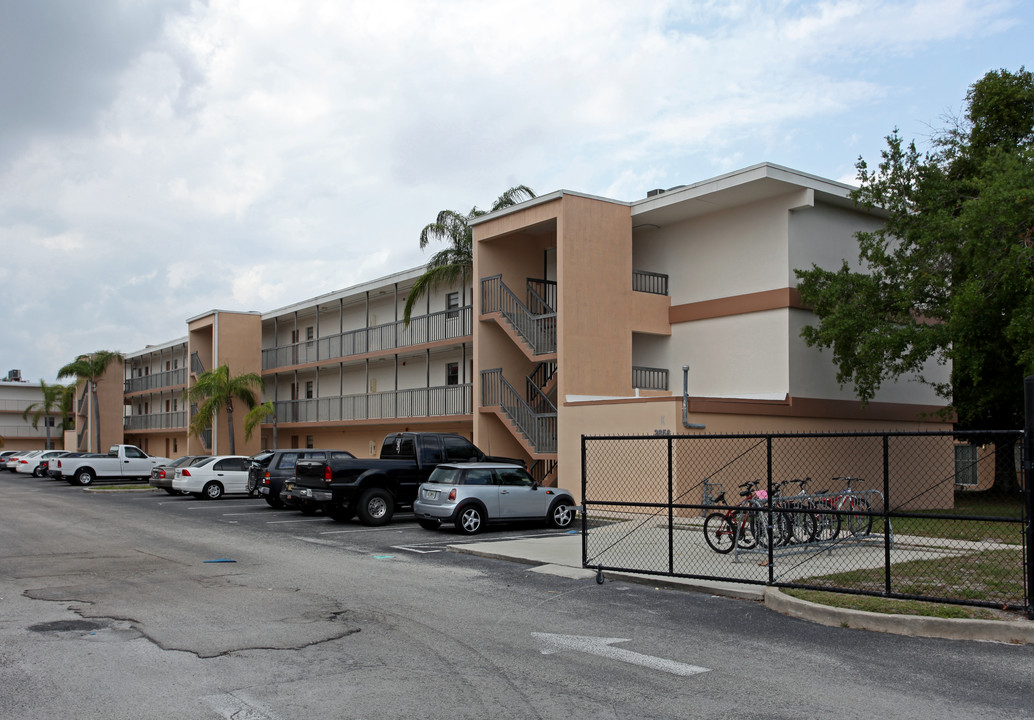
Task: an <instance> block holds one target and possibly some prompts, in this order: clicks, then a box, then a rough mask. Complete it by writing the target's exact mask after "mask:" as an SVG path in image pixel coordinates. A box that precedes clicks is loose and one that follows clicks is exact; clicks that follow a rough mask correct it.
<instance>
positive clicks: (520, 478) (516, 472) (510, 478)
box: [496, 468, 535, 487]
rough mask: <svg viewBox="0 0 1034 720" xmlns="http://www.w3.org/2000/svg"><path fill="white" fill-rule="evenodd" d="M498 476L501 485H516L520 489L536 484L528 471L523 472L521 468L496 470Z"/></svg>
mask: <svg viewBox="0 0 1034 720" xmlns="http://www.w3.org/2000/svg"><path fill="white" fill-rule="evenodd" d="M496 475H497V476H498V477H499V484H500V485H511V486H513V485H516V486H520V487H531V486H532V485H534V484H535V481H534V480H533V479H532V477H531V475H529V474H528V473H527V472H526V471H524V470H521V469H520V468H512V469H506V470H496Z"/></svg>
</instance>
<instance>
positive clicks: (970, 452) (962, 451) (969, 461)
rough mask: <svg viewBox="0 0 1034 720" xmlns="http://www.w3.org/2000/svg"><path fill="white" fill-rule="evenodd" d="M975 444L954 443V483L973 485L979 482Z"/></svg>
mask: <svg viewBox="0 0 1034 720" xmlns="http://www.w3.org/2000/svg"><path fill="white" fill-rule="evenodd" d="M977 450H978V448H977V446H976V445H956V446H955V484H956V485H965V486H967V487H974V486H976V485H978V484H979V481H978V479H977Z"/></svg>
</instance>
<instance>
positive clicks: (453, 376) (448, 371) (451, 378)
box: [445, 363, 460, 385]
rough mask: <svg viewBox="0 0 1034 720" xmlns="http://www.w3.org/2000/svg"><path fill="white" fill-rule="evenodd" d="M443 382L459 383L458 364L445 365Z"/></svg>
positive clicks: (447, 383)
mask: <svg viewBox="0 0 1034 720" xmlns="http://www.w3.org/2000/svg"><path fill="white" fill-rule="evenodd" d="M445 384H446V385H459V384H460V364H459V363H449V364H448V365H446V366H445Z"/></svg>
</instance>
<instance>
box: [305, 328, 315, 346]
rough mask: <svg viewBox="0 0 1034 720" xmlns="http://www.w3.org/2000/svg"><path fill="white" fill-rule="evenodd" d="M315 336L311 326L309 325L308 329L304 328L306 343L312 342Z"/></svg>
mask: <svg viewBox="0 0 1034 720" xmlns="http://www.w3.org/2000/svg"><path fill="white" fill-rule="evenodd" d="M315 335H316V329H315V328H314V327H313V326H312V325H310V326H309V327H307V328H305V339H306V340H307V341H308V342H312V339H313V338H314V337H315Z"/></svg>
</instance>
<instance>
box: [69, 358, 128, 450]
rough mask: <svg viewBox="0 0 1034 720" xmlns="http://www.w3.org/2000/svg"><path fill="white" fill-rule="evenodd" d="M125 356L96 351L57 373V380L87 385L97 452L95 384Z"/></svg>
mask: <svg viewBox="0 0 1034 720" xmlns="http://www.w3.org/2000/svg"><path fill="white" fill-rule="evenodd" d="M125 361H126V358H125V356H123V355H122V353H120V352H118V351H117V350H98V351H97V352H95V353H90V354H89V355H80V356H79V357H77V358H76V359H75V360H74V361H73V362H70V363H68V364H67V365H65V366H64V367H63V368H61V369H60V370H58V371H57V376H58V377H59V378H66V377H74V378H75V379H76V384H77V385H78V384H79V383H89V385H88V388H89V393H90V405H91V406H92V407H93V435H94V438H95V439H96V441H97V452H100V451H101V411H100V406H99V405H98V403H97V383H98V382H99V381H100V379H101V378H102V377H104V373H106V372H107V371H108V368H109V367H111V364H112V363H116V362H117V363H123V362H125Z"/></svg>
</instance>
